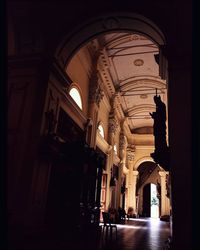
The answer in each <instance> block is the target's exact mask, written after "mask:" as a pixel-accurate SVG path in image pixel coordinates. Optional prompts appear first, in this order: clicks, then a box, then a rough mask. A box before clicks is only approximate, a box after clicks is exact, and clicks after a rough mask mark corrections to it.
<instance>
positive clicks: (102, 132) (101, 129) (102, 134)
mask: <svg viewBox="0 0 200 250" xmlns="http://www.w3.org/2000/svg"><path fill="white" fill-rule="evenodd" d="M98 129H99V134H100V135H101V136H102V137H103V138H104V130H103V127H102V125H99V126H98Z"/></svg>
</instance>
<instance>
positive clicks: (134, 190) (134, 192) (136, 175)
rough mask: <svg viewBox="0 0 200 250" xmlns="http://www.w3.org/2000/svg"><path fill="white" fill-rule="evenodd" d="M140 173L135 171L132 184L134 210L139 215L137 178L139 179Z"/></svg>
mask: <svg viewBox="0 0 200 250" xmlns="http://www.w3.org/2000/svg"><path fill="white" fill-rule="evenodd" d="M138 173H139V172H138V171H137V170H133V184H132V190H133V194H132V195H133V204H132V207H133V210H134V213H135V214H137V207H136V184H137V177H138Z"/></svg>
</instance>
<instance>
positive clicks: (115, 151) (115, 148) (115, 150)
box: [114, 144, 117, 155]
mask: <svg viewBox="0 0 200 250" xmlns="http://www.w3.org/2000/svg"><path fill="white" fill-rule="evenodd" d="M114 153H115V154H116V155H117V145H116V144H114Z"/></svg>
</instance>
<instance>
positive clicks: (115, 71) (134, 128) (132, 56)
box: [83, 32, 167, 134]
mask: <svg viewBox="0 0 200 250" xmlns="http://www.w3.org/2000/svg"><path fill="white" fill-rule="evenodd" d="M83 48H85V49H86V50H88V54H90V55H91V56H92V55H94V52H95V53H96V54H98V53H99V57H98V60H97V64H95V63H91V65H92V67H93V68H94V67H96V68H97V69H98V72H99V76H100V78H101V81H103V83H104V85H105V86H106V89H107V94H108V96H109V97H110V98H111V97H112V96H113V95H115V94H117V100H118V102H119V105H120V106H121V110H122V111H123V114H124V116H125V117H126V120H127V122H128V126H129V128H130V131H131V132H132V133H138V134H141V133H146V134H152V126H153V120H152V118H151V116H150V114H149V113H150V112H153V111H155V103H154V101H153V96H154V95H155V94H156V89H157V93H158V94H159V95H160V96H161V99H162V101H164V102H165V104H166V107H167V103H166V100H167V88H166V81H165V80H163V79H161V77H160V76H159V62H158V60H159V59H158V58H159V48H158V46H157V45H156V44H155V43H154V42H153V41H152V40H150V39H149V38H147V37H145V36H144V35H141V34H133V33H130V32H129V33H128V32H113V33H107V34H101V35H100V36H98V37H96V38H95V39H93V40H91V41H90V42H88V43H87V44H86V45H84V47H83ZM92 70H94V69H91V70H90V72H92ZM140 130H141V131H140Z"/></svg>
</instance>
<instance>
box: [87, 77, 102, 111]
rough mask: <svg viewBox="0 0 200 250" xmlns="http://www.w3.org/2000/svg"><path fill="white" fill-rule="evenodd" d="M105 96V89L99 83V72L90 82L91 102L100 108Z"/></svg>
mask: <svg viewBox="0 0 200 250" xmlns="http://www.w3.org/2000/svg"><path fill="white" fill-rule="evenodd" d="M103 96H104V92H103V89H102V87H101V85H100V83H99V82H98V76H97V72H96V74H95V75H94V76H93V77H92V78H91V80H90V89H89V102H90V103H96V104H97V106H98V107H99V104H100V101H101V100H102V98H103Z"/></svg>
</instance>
